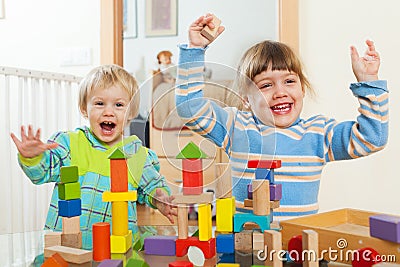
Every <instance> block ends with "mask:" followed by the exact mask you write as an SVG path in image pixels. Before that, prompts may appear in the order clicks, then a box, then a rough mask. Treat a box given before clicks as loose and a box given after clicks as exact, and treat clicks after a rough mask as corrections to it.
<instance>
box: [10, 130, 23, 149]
mask: <svg viewBox="0 0 400 267" xmlns="http://www.w3.org/2000/svg"><path fill="white" fill-rule="evenodd" d="M11 139H12V140H13V142H14V144H15V145H16V146H17V148H18V147H19V146H20V144H21V141H20V140H19V139H18V138H17V137H16V136H15V134H13V133H11Z"/></svg>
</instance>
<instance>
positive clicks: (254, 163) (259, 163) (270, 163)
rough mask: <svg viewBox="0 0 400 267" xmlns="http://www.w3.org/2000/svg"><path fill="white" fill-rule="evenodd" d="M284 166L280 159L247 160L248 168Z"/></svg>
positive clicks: (276, 167)
mask: <svg viewBox="0 0 400 267" xmlns="http://www.w3.org/2000/svg"><path fill="white" fill-rule="evenodd" d="M281 166H282V162H281V161H280V160H249V161H248V162H247V167H248V168H257V169H258V168H261V169H278V168H280V167H281Z"/></svg>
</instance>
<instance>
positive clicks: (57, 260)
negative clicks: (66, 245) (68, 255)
mask: <svg viewBox="0 0 400 267" xmlns="http://www.w3.org/2000/svg"><path fill="white" fill-rule="evenodd" d="M42 267H68V262H66V261H65V260H64V259H63V257H61V256H60V254H58V253H54V254H53V255H52V256H51V257H50V258H48V259H47V260H46V261H45V262H43V264H42Z"/></svg>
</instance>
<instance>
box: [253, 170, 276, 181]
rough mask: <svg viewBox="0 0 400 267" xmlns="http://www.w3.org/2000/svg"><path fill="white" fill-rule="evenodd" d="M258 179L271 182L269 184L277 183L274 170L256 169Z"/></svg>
mask: <svg viewBox="0 0 400 267" xmlns="http://www.w3.org/2000/svg"><path fill="white" fill-rule="evenodd" d="M255 175H256V179H262V180H269V183H271V184H273V183H275V175H274V169H260V168H258V169H256V172H255Z"/></svg>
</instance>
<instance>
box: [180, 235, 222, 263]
mask: <svg viewBox="0 0 400 267" xmlns="http://www.w3.org/2000/svg"><path fill="white" fill-rule="evenodd" d="M175 244H176V256H177V257H183V256H185V255H186V254H187V251H188V248H189V247H190V246H195V247H198V248H199V249H201V251H203V254H204V257H205V258H206V259H211V258H212V257H214V256H215V253H216V251H215V250H216V249H215V248H216V246H215V238H210V239H209V240H208V241H200V240H199V238H198V237H194V236H192V237H188V238H186V239H177V240H176V242H175Z"/></svg>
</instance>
